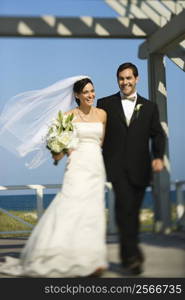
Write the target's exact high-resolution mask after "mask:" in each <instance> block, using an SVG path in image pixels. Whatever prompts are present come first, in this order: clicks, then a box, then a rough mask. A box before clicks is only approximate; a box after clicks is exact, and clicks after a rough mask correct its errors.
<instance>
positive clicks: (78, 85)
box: [73, 78, 93, 106]
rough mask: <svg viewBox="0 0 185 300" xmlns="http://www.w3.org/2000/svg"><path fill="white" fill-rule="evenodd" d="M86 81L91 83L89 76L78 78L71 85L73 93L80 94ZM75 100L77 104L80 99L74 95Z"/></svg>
mask: <svg viewBox="0 0 185 300" xmlns="http://www.w3.org/2000/svg"><path fill="white" fill-rule="evenodd" d="M88 83H91V84H92V85H93V83H92V81H91V79H89V78H83V79H81V80H78V81H76V82H75V83H74V86H73V92H74V93H77V94H80V93H81V92H82V90H83V88H84V87H85V86H86V84H88ZM75 100H76V103H77V104H78V106H79V105H80V100H79V99H78V98H76V97H75Z"/></svg>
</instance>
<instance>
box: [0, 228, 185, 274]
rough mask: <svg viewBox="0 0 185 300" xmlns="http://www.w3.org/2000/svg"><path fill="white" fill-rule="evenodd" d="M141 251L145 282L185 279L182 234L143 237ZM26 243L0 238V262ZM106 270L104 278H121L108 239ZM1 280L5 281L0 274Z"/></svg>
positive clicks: (112, 240) (184, 237)
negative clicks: (143, 256)
mask: <svg viewBox="0 0 185 300" xmlns="http://www.w3.org/2000/svg"><path fill="white" fill-rule="evenodd" d="M140 240H141V248H142V249H143V251H144V253H145V256H146V261H145V268H144V273H142V275H140V276H139V277H144V278H150V277H151V278H162V277H163V278H170V277H175V278H185V232H176V233H171V234H170V235H162V234H153V233H142V234H141V236H140ZM25 242H26V239H24V238H6V239H5V238H0V259H1V260H2V259H3V257H4V256H6V255H11V256H14V257H18V255H19V253H20V251H21V249H22V247H23V246H24V244H25ZM107 246H108V259H109V262H110V266H109V269H108V270H107V271H106V272H105V273H104V274H103V276H102V277H105V278H115V277H117V278H118V277H119V278H123V277H125V276H124V275H123V274H122V271H121V267H120V262H119V256H118V243H117V238H116V236H109V237H108V241H107ZM0 277H1V278H5V277H6V278H7V277H10V276H5V275H2V274H0Z"/></svg>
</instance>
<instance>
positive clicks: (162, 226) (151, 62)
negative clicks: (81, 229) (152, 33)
mask: <svg viewBox="0 0 185 300" xmlns="http://www.w3.org/2000/svg"><path fill="white" fill-rule="evenodd" d="M148 80H149V98H150V100H151V101H153V102H156V103H157V105H158V108H159V114H160V120H161V125H162V127H163V129H164V131H165V133H166V151H165V156H164V161H165V169H164V170H163V171H162V172H160V173H155V174H154V177H153V183H152V191H153V197H154V231H156V232H163V233H169V232H170V231H171V204H170V165H169V146H168V125H167V124H168V123H167V95H166V76H165V65H164V55H163V54H156V53H155V54H149V56H148Z"/></svg>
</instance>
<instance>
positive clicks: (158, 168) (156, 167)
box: [152, 158, 164, 172]
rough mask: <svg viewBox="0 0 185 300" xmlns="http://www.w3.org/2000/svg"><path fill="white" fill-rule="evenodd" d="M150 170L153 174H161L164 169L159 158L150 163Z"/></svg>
mask: <svg viewBox="0 0 185 300" xmlns="http://www.w3.org/2000/svg"><path fill="white" fill-rule="evenodd" d="M152 169H153V171H154V172H161V171H162V170H163V169H164V162H163V160H162V159H160V158H156V159H154V160H153V161H152Z"/></svg>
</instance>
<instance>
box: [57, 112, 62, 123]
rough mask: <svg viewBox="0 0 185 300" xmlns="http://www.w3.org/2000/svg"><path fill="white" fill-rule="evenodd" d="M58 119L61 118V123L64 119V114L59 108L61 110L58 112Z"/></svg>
mask: <svg viewBox="0 0 185 300" xmlns="http://www.w3.org/2000/svg"><path fill="white" fill-rule="evenodd" d="M58 120H59V122H60V123H61V122H62V120H63V115H62V112H61V110H59V112H58Z"/></svg>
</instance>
